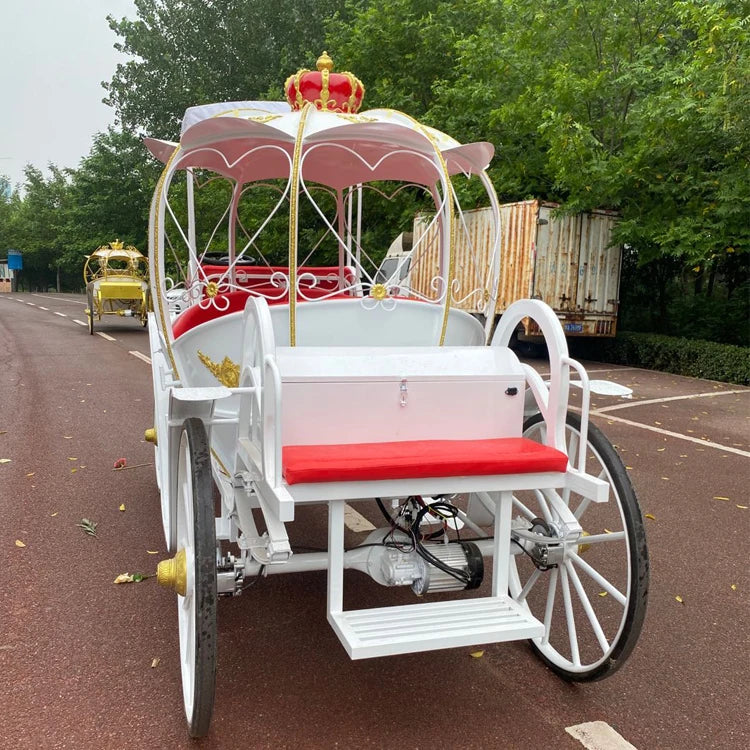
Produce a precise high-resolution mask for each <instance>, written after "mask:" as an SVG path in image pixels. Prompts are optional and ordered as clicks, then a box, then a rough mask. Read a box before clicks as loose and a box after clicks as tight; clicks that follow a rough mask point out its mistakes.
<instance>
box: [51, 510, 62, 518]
mask: <svg viewBox="0 0 750 750" xmlns="http://www.w3.org/2000/svg"><path fill="white" fill-rule="evenodd" d="M59 512H60V511H58V510H56V511H55V512H54V513H50V514H49V517H50V518H54V517H55V516H56V515H57V514H58V513H59Z"/></svg>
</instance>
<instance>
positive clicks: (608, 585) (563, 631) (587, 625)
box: [509, 423, 632, 673]
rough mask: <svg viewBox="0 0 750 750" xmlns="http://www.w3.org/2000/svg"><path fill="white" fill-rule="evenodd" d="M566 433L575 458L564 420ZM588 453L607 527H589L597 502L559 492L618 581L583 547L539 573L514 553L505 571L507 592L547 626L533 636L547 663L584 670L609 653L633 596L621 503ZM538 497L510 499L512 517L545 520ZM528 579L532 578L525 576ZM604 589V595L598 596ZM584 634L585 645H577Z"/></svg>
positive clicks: (545, 506) (574, 435)
mask: <svg viewBox="0 0 750 750" xmlns="http://www.w3.org/2000/svg"><path fill="white" fill-rule="evenodd" d="M543 427H544V425H543V423H538V424H537V425H534V427H532V428H531V430H530V431H529V432H527V433H526V435H527V437H534V436H535V435H539V434H540V432H541V431H542V430H543ZM567 434H568V443H569V445H568V447H569V455H570V456H572V457H573V459H574V460H575V456H576V455H577V447H576V446H577V440H578V437H579V433H578V431H577V430H574V429H573V428H572V427H571V426H570V425H568V426H567ZM587 455H588V459H587V466H586V471H587V472H588V473H590V474H593V475H594V476H599V477H600V478H601V479H604V480H605V481H607V482H608V483H609V485H610V497H609V500H608V502H607V503H603V504H600V506H606V508H607V509H608V510H609V514H608V517H609V518H610V519H611V520H610V521H609V523H608V525H607V526H606V531H605V530H604V529H599V528H595V527H592V528H589V527H588V521H589V516H592V515H596V516H597V517H599V516H601V515H603V514H602V513H601V511H602V508H601V507H600V506H597V504H594V503H591V504H587V503H581V502H580V501H581V498H580V497H579V496H576V497H574V498H571V497H567V498H566V497H565V496H563V497H564V499H566V501H567V502H569V503H570V507H571V508H572V509H573V511H574V512H575V513H576V515H577V516H578V517H579V521H580V523H581V526H582V527H583V528H584V530H586V531H588V532H589V533H590V534H591V535H592V536H593V540H594V542H593V544H592V546H591V549H592V550H596V553H597V555H596V557H597V558H598V559H602V556H604V558H606V564H605V569H606V570H616V572H617V580H612V577H613V576H612V574H611V573H609V572H606V573H605V574H603V573H601V572H600V571H598V570H597V568H596V567H595V566H594V565H593V564H591V563H590V562H589V560H587V559H586V557H587V553H586V552H584V553H583V554H582V555H578V554H577V553H576V554H573V555H570V556H567V555H566V560H565V562H564V563H562V564H561V565H560V566H559V567H558V568H556V569H552V570H549V571H546V572H542V573H541V574H539V573H538V572H537V571H536V570H535V569H533V568H531V566H530V561H522V560H521V558H522V557H523V555H521V554H518V555H513V556H512V557H511V561H510V570H509V585H510V591H511V595H512V596H513V597H514V598H515V599H517V600H518V599H519V597H523V601H522V603H523V605H524V606H525V607H526V609H527V610H529V612H531V613H532V614H534V616H536V617H537V618H538V619H539V620H541V621H542V622H544V624H545V626H546V628H547V633H546V634H545V636H543V637H541V638H536V639H534V643H535V645H536V646H537V648H538V649H539V651H540V652H541V653H542V654H543V655H544V656H545V657H546V658H547V659H549V660H550V661H551V662H552V663H554V664H555V665H557V666H558V667H560V668H562V669H565V670H567V671H569V672H572V673H585V672H588V671H590V670H593V669H596V667H598V666H599V665H601V664H602V663H603V662H605V661H606V660H607V658H608V657H609V656H610V655H611V653H612V651H613V649H614V648H615V646H616V644H617V643H618V641H619V639H620V637H621V636H622V633H623V629H624V627H625V623H626V619H627V615H628V611H629V604H630V597H631V595H632V581H631V566H630V555H631V549H630V540H629V538H628V534H627V529H626V526H625V518H624V514H623V510H622V502H621V499H620V497H619V496H618V493H617V488H616V486H615V484H614V482H613V480H612V477H611V475H610V474H609V471H608V470H607V467H606V465H605V463H604V461H603V460H602V458H601V456H600V455H599V454H598V453H596V452H595V451H594V450H593V448H592V447H591V445H590V444H589V449H588V454H587ZM537 499H538V503H536V504H534V505H532V504H531V503H529V502H527V503H525V505H520V504H519V503H518V502H516V503H514V512H513V515H514V518H515V517H517V516H519V515H520V516H522V517H527V518H528V516H529V512H530V513H531V514H534V515H538V516H540V517H544V518H545V519H546V520H548V521H549V520H550V515H549V514H550V513H551V511H550V508H549V503H546V502H545V501H544V499H543V498H537ZM535 510H536V511H537V512H536V513H535V512H534V511H535ZM527 511H529V512H527ZM607 532H611V533H607ZM588 541H589V539H588V538H584V539H583V540H582V544H585V543H587V542H588ZM522 567H523V568H524V569H525V570H526V571H527V572H528V573H529V574H527V575H523V574H522V573H521V572H520V570H519V568H522ZM596 576H599V578H597V577H596ZM531 578H534V579H535V580H533V581H530V579H531ZM524 586H526V590H525V591H524ZM534 589H536V602H537V605H538V606H537V607H536V608H534V607H530V606H529V604H528V599H527V598H526V596H527V595H530V594H531V592H532V591H534ZM597 589H598V590H597ZM592 592H593V595H592ZM604 592H606V596H601V594H602V593H604ZM542 602H543V604H542ZM539 605H541V606H539ZM602 612H605V614H606V616H603V615H602ZM597 631H598V632H597ZM582 633H585V635H582ZM584 638H585V639H586V648H585V649H584V648H583V647H582V646H583V644H582V641H583V640H584ZM566 654H567V655H566ZM592 654H595V656H593V655H592Z"/></svg>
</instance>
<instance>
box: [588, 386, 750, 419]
mask: <svg viewBox="0 0 750 750" xmlns="http://www.w3.org/2000/svg"><path fill="white" fill-rule="evenodd" d="M732 393H750V390H748V389H747V388H745V389H744V390H742V391H713V392H711V393H691V394H690V395H688V396H665V397H664V398H649V399H644V400H643V401H631V402H630V403H627V404H616V405H615V406H605V407H603V408H602V409H597V411H598V412H600V413H604V412H610V411H615V410H616V409H629V408H631V407H633V406H641V405H644V404H663V403H664V402H665V401H683V400H685V399H691V398H713V397H714V396H728V395H730V394H732Z"/></svg>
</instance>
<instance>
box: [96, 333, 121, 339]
mask: <svg viewBox="0 0 750 750" xmlns="http://www.w3.org/2000/svg"><path fill="white" fill-rule="evenodd" d="M96 335H97V336H101V337H102V338H103V339H107V341H117V339H116V338H114V336H110V335H109V334H108V333H102V332H101V331H97V332H96Z"/></svg>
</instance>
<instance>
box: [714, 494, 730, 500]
mask: <svg viewBox="0 0 750 750" xmlns="http://www.w3.org/2000/svg"><path fill="white" fill-rule="evenodd" d="M714 500H729V498H728V497H722V496H721V495H714Z"/></svg>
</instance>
